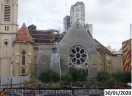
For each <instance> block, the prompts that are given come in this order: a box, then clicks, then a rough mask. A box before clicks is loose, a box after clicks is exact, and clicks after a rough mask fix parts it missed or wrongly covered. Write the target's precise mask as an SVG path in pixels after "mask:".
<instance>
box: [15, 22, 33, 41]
mask: <svg viewBox="0 0 132 96" xmlns="http://www.w3.org/2000/svg"><path fill="white" fill-rule="evenodd" d="M15 41H28V42H33V39H32V36H31V35H30V33H29V30H28V28H27V26H26V24H25V23H23V25H22V27H21V29H20V30H19V31H18V34H17V36H16V40H15Z"/></svg>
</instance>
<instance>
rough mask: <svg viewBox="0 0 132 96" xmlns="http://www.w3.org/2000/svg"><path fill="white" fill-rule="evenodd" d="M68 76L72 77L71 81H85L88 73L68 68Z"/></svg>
mask: <svg viewBox="0 0 132 96" xmlns="http://www.w3.org/2000/svg"><path fill="white" fill-rule="evenodd" d="M69 74H70V75H71V76H72V78H73V81H86V79H87V76H88V73H87V70H85V69H77V68H70V69H69Z"/></svg>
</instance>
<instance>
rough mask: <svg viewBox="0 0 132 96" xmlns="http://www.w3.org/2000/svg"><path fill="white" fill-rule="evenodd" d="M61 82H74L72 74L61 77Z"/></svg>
mask: <svg viewBox="0 0 132 96" xmlns="http://www.w3.org/2000/svg"><path fill="white" fill-rule="evenodd" d="M61 80H62V81H64V82H72V81H73V78H72V76H71V74H69V73H66V74H64V75H62V76H61Z"/></svg>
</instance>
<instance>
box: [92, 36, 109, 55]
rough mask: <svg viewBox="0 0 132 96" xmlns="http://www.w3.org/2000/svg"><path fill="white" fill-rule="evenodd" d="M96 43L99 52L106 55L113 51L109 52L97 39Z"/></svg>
mask: <svg viewBox="0 0 132 96" xmlns="http://www.w3.org/2000/svg"><path fill="white" fill-rule="evenodd" d="M94 41H95V42H96V43H97V50H98V51H99V52H106V53H110V54H111V51H109V50H108V49H107V48H106V47H105V46H104V45H102V44H101V43H100V42H99V41H97V40H96V39H94Z"/></svg>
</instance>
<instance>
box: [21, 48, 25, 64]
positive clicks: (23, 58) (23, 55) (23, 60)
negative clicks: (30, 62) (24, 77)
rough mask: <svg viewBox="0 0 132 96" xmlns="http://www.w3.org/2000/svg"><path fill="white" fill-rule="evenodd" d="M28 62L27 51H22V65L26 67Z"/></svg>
mask: <svg viewBox="0 0 132 96" xmlns="http://www.w3.org/2000/svg"><path fill="white" fill-rule="evenodd" d="M25 62H26V52H25V50H23V51H22V65H25Z"/></svg>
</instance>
